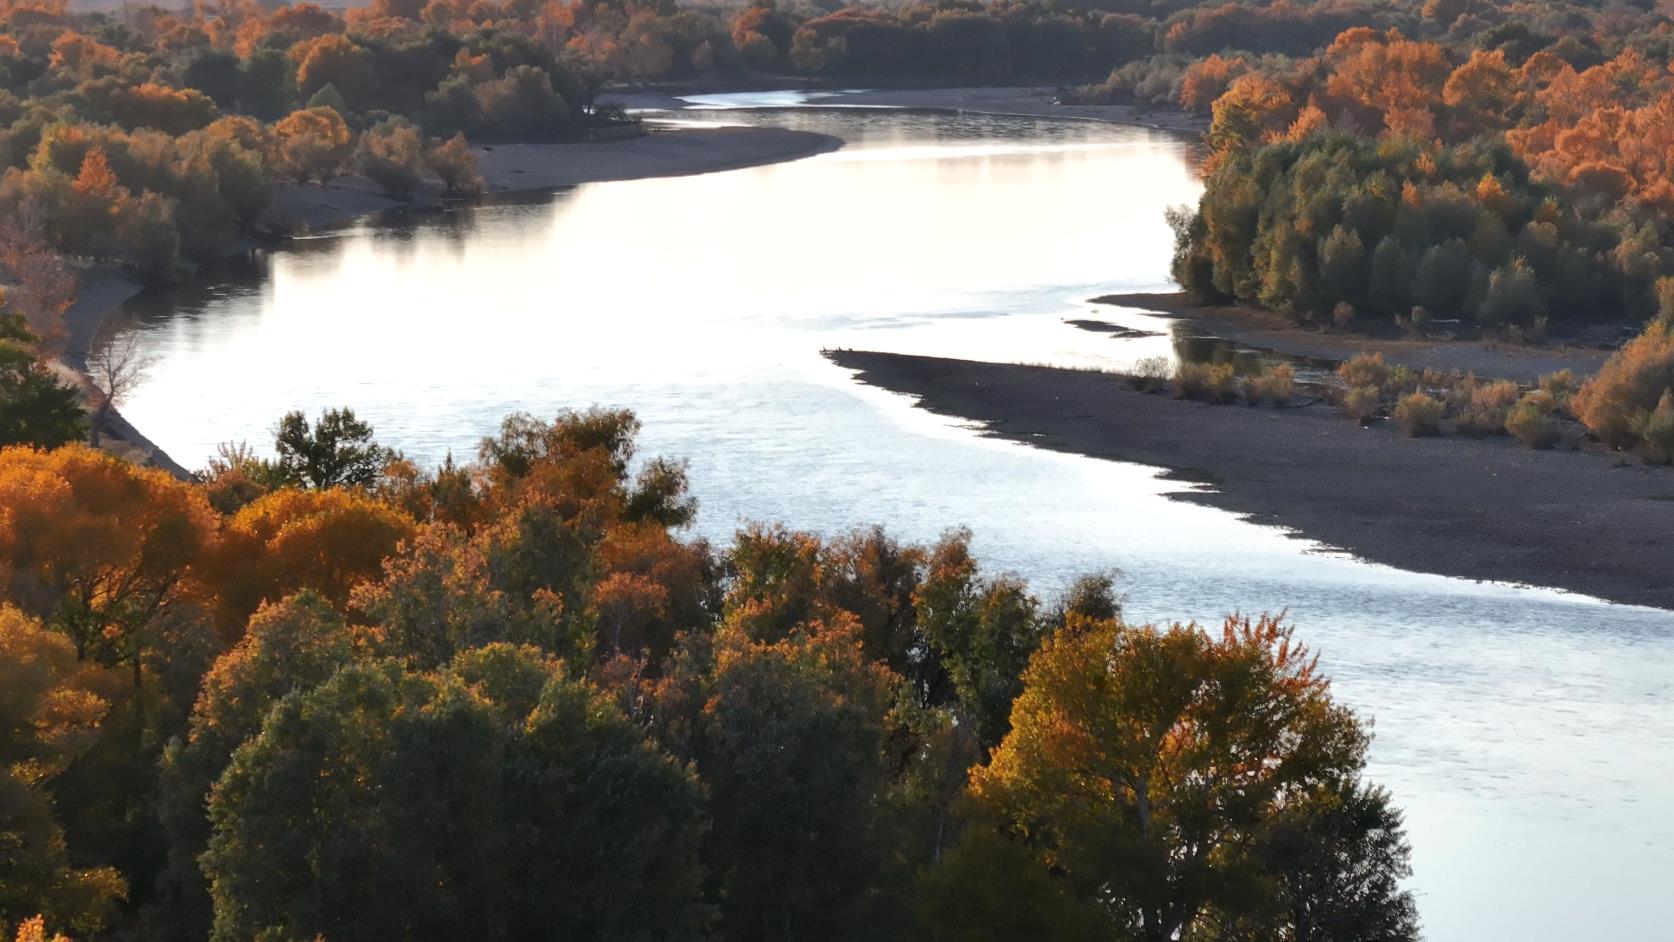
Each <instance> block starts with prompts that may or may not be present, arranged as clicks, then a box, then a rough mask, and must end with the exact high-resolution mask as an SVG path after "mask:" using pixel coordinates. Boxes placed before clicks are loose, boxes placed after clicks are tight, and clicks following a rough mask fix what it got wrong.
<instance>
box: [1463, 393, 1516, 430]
mask: <svg viewBox="0 0 1674 942" xmlns="http://www.w3.org/2000/svg"><path fill="white" fill-rule="evenodd" d="M1472 386H1473V388H1472V390H1471V396H1470V400H1469V401H1468V402H1466V403H1465V404H1464V406H1463V407H1462V408H1461V409H1460V410H1459V415H1458V416H1457V418H1456V419H1455V420H1454V426H1455V427H1456V428H1458V429H1459V434H1461V435H1468V436H1470V437H1471V438H1486V437H1488V436H1489V435H1499V434H1502V433H1504V432H1505V419H1506V414H1507V413H1508V412H1509V411H1510V410H1511V407H1512V406H1513V405H1514V404H1515V403H1516V402H1517V400H1518V398H1519V395H1520V394H1519V392H1518V389H1517V384H1516V383H1513V382H1511V381H1510V380H1500V381H1498V382H1493V383H1487V384H1476V383H1475V382H1474V381H1472Z"/></svg>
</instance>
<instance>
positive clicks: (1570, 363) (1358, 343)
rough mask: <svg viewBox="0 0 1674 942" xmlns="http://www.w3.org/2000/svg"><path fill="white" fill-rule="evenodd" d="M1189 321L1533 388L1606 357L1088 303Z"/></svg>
mask: <svg viewBox="0 0 1674 942" xmlns="http://www.w3.org/2000/svg"><path fill="white" fill-rule="evenodd" d="M1092 301H1093V303H1094V304H1109V305H1113V306H1116V307H1129V308H1135V309H1137V310H1141V311H1152V312H1155V313H1158V314H1166V315H1168V316H1169V317H1174V318H1179V319H1180V320H1184V321H1189V322H1190V323H1191V324H1193V325H1194V326H1196V327H1197V328H1199V329H1200V330H1202V331H1203V332H1204V333H1208V334H1212V335H1214V336H1216V337H1221V338H1223V339H1226V340H1230V341H1232V342H1233V343H1238V344H1244V345H1246V346H1250V347H1256V348H1259V349H1264V350H1273V351H1276V352H1278V353H1284V354H1288V355H1290V356H1299V357H1314V358H1318V359H1322V360H1346V359H1348V358H1349V357H1352V356H1354V355H1355V354H1357V353H1381V354H1383V358H1384V359H1385V360H1387V361H1389V362H1390V363H1392V364H1394V363H1399V364H1403V365H1405V366H1410V367H1412V368H1413V369H1433V370H1441V371H1443V372H1447V371H1451V370H1458V371H1459V372H1461V373H1475V374H1477V375H1478V376H1483V377H1494V378H1496V379H1510V380H1515V381H1517V382H1519V383H1533V382H1535V381H1536V380H1537V379H1539V378H1540V377H1541V376H1543V375H1545V374H1547V373H1555V372H1557V371H1558V370H1574V371H1575V373H1576V374H1577V375H1580V376H1590V375H1592V374H1593V373H1596V372H1598V368H1599V367H1600V366H1602V365H1604V361H1605V360H1607V359H1609V357H1610V353H1611V351H1610V350H1604V349H1599V348H1595V347H1578V346H1573V345H1566V344H1557V343H1554V344H1551V345H1548V346H1543V347H1530V346H1524V345H1520V344H1514V343H1507V342H1504V341H1488V340H1428V339H1422V338H1420V339H1406V338H1391V337H1367V336H1364V335H1360V334H1353V333H1325V332H1321V331H1317V330H1307V329H1304V328H1302V327H1298V326H1296V325H1295V324H1293V323H1291V322H1290V321H1289V320H1287V319H1285V318H1284V317H1283V316H1281V315H1279V314H1275V313H1273V312H1272V311H1264V310H1262V309H1260V308H1256V307H1251V306H1249V305H1243V304H1198V303H1196V302H1195V301H1193V300H1192V299H1191V298H1190V297H1188V296H1187V295H1186V294H1185V293H1184V292H1179V291H1175V292H1169V293H1151V294H1109V295H1104V296H1102V297H1097V298H1093V299H1092Z"/></svg>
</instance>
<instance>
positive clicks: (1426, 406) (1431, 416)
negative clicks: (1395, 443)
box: [1395, 392, 1443, 438]
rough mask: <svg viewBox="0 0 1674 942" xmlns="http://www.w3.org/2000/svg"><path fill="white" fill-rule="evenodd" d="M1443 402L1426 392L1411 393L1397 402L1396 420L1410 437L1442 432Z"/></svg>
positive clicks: (1421, 436)
mask: <svg viewBox="0 0 1674 942" xmlns="http://www.w3.org/2000/svg"><path fill="white" fill-rule="evenodd" d="M1442 409H1443V406H1442V403H1441V401H1440V400H1439V399H1436V398H1434V397H1432V396H1429V395H1426V394H1425V393H1421V392H1415V393H1409V394H1407V395H1405V396H1402V397H1401V401H1400V402H1397V403H1396V404H1395V421H1396V422H1397V423H1398V424H1399V425H1400V426H1401V431H1403V432H1405V433H1406V435H1407V437H1408V438H1423V437H1425V436H1428V435H1440V434H1441V418H1442Z"/></svg>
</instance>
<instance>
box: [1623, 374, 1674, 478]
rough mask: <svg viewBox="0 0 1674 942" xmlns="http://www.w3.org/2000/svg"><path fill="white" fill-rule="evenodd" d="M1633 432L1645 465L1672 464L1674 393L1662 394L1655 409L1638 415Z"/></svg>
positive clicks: (1673, 449) (1673, 450)
mask: <svg viewBox="0 0 1674 942" xmlns="http://www.w3.org/2000/svg"><path fill="white" fill-rule="evenodd" d="M1633 432H1634V434H1635V435H1637V436H1639V446H1638V451H1639V457H1641V458H1643V459H1645V463H1646V464H1674V391H1670V392H1665V393H1663V394H1662V398H1661V399H1659V400H1657V407H1656V408H1655V409H1652V410H1651V411H1650V412H1646V413H1644V414H1642V415H1640V416H1639V418H1638V419H1636V420H1635V421H1634V423H1633Z"/></svg>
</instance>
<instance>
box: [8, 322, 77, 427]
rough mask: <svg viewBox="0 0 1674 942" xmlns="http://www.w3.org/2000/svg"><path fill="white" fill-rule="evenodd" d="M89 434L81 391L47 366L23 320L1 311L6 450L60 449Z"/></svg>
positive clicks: (33, 336)
mask: <svg viewBox="0 0 1674 942" xmlns="http://www.w3.org/2000/svg"><path fill="white" fill-rule="evenodd" d="M4 303H5V296H4V295H3V294H0V305H4ZM86 434H87V416H86V415H85V414H84V413H83V412H82V411H81V406H80V405H79V404H78V403H77V402H76V391H75V389H74V388H73V387H70V386H68V385H65V384H64V383H63V382H60V381H59V379H58V377H57V376H54V375H53V374H52V373H51V372H50V371H49V370H47V369H46V368H45V367H43V366H42V365H41V362H40V355H39V354H38V353H37V352H36V350H35V335H34V334H32V333H30V332H29V328H28V327H26V326H25V325H24V322H23V317H22V315H20V314H15V313H11V312H8V311H5V310H4V309H3V308H0V448H4V447H6V446H8V445H34V446H35V447H37V448H57V447H58V446H60V445H67V444H69V443H70V442H74V441H80V440H81V438H82V436H84V435H86Z"/></svg>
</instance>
